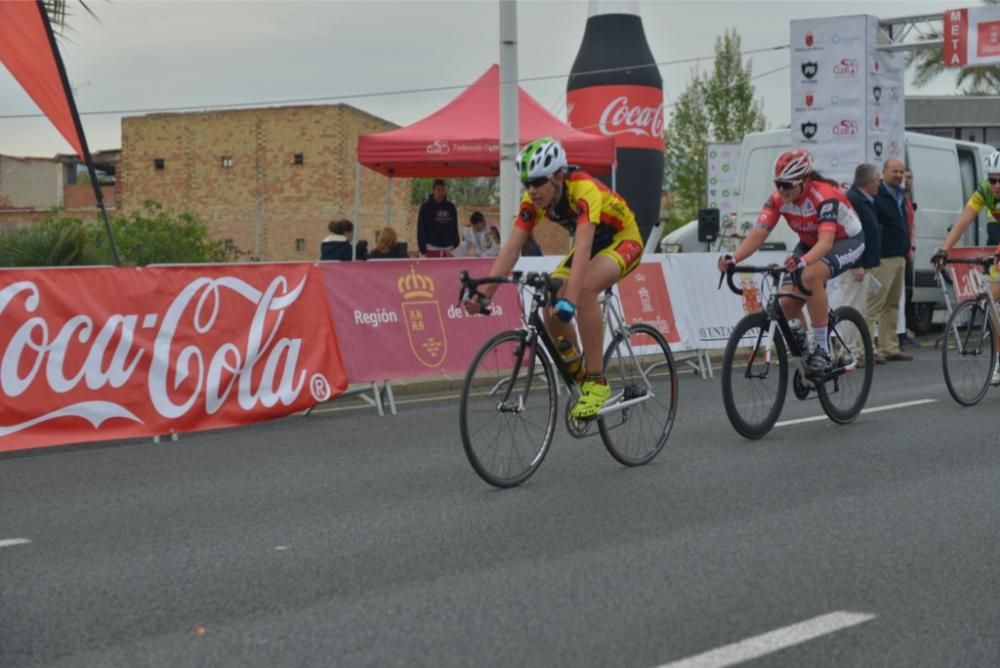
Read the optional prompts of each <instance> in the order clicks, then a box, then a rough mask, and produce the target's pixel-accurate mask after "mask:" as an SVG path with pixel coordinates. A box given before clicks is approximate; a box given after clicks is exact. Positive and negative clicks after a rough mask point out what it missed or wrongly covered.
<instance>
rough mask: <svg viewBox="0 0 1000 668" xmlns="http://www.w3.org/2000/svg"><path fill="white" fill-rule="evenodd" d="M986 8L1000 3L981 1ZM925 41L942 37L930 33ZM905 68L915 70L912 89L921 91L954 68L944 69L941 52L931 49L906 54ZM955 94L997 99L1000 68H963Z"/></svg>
mask: <svg viewBox="0 0 1000 668" xmlns="http://www.w3.org/2000/svg"><path fill="white" fill-rule="evenodd" d="M984 2H985V3H986V4H988V5H996V4H1000V0H984ZM924 39H925V40H938V39H941V33H940V32H937V31H931V32H929V33H927V34H926V35H925V36H924ZM906 66H907V67H912V68H913V70H914V77H913V85H914V86H916V87H917V88H922V87H923V86H926V85H927V84H928V83H930V82H931V81H932V80H933V79H936V78H937V77H938V76H940V75H941V74H944V73H945V72H946V71H951V70H952V69H954V68H950V67H945V66H944V49H943V48H942V47H933V48H925V49H919V50H917V51H909V52H907V54H906ZM956 88H957V92H958V93H959V94H961V95H1000V65H989V66H986V67H965V68H962V70H961V71H960V72H959V73H958V80H957V81H956Z"/></svg>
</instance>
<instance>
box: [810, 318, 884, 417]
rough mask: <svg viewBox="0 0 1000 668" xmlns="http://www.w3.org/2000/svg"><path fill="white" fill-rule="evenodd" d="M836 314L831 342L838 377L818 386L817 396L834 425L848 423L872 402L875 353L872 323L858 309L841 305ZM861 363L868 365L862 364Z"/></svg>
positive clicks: (832, 325) (832, 324) (831, 325)
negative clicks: (869, 398) (871, 329)
mask: <svg viewBox="0 0 1000 668" xmlns="http://www.w3.org/2000/svg"><path fill="white" fill-rule="evenodd" d="M832 315H833V317H832V318H831V319H830V329H829V332H830V334H829V337H828V340H829V342H830V359H831V360H832V361H833V366H834V369H835V371H834V377H833V378H831V379H829V380H827V381H826V382H823V383H816V393H817V394H818V395H819V402H820V403H821V404H822V405H823V410H824V411H826V414H827V416H829V418H830V419H831V420H833V421H834V422H837V423H839V424H847V423H848V422H851V421H853V420H854V419H855V418H856V417H858V415H860V414H861V410H862V409H863V408H864V407H865V402H866V401H868V392H869V390H871V387H872V374H873V373H874V366H875V364H874V362H875V351H874V350H873V349H872V337H871V334H869V332H868V323H866V322H865V319H864V318H863V317H861V314H860V313H858V311H857V309H853V308H851V307H850V306H841V307H840V308H838V309H837V310H835V311H834V312H833V314H832ZM861 362H863V363H864V364H863V365H860V364H859V363H861ZM859 366H863V368H858V367H859Z"/></svg>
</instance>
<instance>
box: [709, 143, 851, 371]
mask: <svg viewBox="0 0 1000 668" xmlns="http://www.w3.org/2000/svg"><path fill="white" fill-rule="evenodd" d="M773 177H774V186H775V188H776V190H775V191H774V192H773V193H771V196H770V197H768V198H767V200H766V201H765V202H764V208H763V209H762V210H761V212H760V215H759V216H758V217H757V225H756V227H754V229H753V230H752V231H751V232H750V234H749V235H748V236H747V238H746V239H744V240H743V243H741V244H740V246H739V248H737V249H736V250H735V251H733V254H732V255H723V256H722V257H720V258H719V271H726V267H728V266H729V265H730V264H735V263H739V262H742V261H743V260H745V259H746V258H748V257H750V256H751V255H753V253H755V252H756V251H757V249H758V248H760V247H761V245H762V244H763V243H764V241H765V240H766V239H767V237H768V235H769V234H770V233H771V230H773V229H774V227H775V226H776V225H777V224H778V219H779V218H780V217H783V218H784V219H785V221H786V222H787V223H788V225H789V227H791V228H792V229H793V230H794V231H795V232H796V233H798V235H799V243H798V245H797V246H796V247H795V249H794V250H793V251H792V254H791V255H789V256H788V257H787V258H786V259H785V268H786V269H788V271H789V272H793V271H798V270H802V284H803V286H805V288H806V289H807V290H810V291H811V292H812V296H811V297H804V296H803V297H804V298H805V302H806V306H807V307H808V309H809V319H810V320H811V321H812V325H813V333H814V334H815V339H816V349H815V350H813V351H812V353H811V354H810V355H809V358H808V359H807V361H806V368H807V373H809V374H810V375H821V374H822V373H825V372H826V371H827V370H828V369H829V368H830V344H829V341H828V340H827V313H828V312H829V302H828V300H827V296H826V282H827V281H828V280H830V279H831V278H833V277H835V276H838V275H840V274H841V273H843V272H844V271H846V270H848V269H851V268H852V267H854V266H855V264H857V262H858V261H859V260H860V258H861V254H862V253H863V252H864V250H865V234H864V231H863V230H862V227H861V221H860V219H858V216H857V214H855V213H854V209H852V208H851V204H850V202H849V201H848V199H847V195H845V194H844V191H843V190H841V188H840V186H839V185H838V184H837V183H836V182H834V181H831V180H829V179H826V178H824V177H823V176H822V175H821V174H820V173H818V172H817V171H816V170H815V169H814V168H813V159H812V155H811V154H810V153H809V151H807V150H805V149H794V150H791V151H785V152H784V153H782V154H781V155H779V156H778V158H777V160H775V161H774V167H773ZM787 280H788V283H791V278H788V279H787ZM787 289H788V290H790V291H791V292H795V290H794V289H792V288H791V287H790V286H788V287H787ZM781 309H782V311H784V313H785V316H786V317H787V318H789V319H792V318H798V319H800V320H801V319H802V302H800V301H798V300H796V299H782V300H781Z"/></svg>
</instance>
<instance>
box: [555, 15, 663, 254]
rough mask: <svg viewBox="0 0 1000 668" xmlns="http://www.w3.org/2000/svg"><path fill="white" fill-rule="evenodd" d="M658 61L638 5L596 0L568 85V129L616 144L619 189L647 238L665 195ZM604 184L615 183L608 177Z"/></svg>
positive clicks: (603, 178)
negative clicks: (587, 133)
mask: <svg viewBox="0 0 1000 668" xmlns="http://www.w3.org/2000/svg"><path fill="white" fill-rule="evenodd" d="M655 63H656V61H655V60H654V59H653V53H652V52H651V51H650V50H649V44H648V43H647V42H646V32H645V31H644V30H643V28H642V19H641V18H640V17H639V3H638V2H637V1H624V2H623V1H621V0H619V1H616V2H608V1H607V0H604V1H600V0H590V17H589V18H588V19H587V27H586V30H585V31H584V33H583V43H582V44H581V45H580V51H579V52H578V53H577V54H576V60H575V61H574V62H573V69H572V70H571V72H570V75H569V84H568V85H567V87H566V108H567V109H568V116H569V124H570V125H572V126H573V127H575V128H579V129H581V130H586V131H588V132H594V133H600V134H604V135H608V136H611V137H614V138H615V145H616V147H617V151H618V168H617V174H616V179H615V189H616V190H617V191H618V193H619V194H620V195H621V196H622V197H624V198H625V201H626V202H628V204H629V207H631V209H632V211H634V212H635V216H636V219H637V220H638V221H639V229H640V230H641V231H642V237H643V239H647V238H648V237H649V231H650V229H651V228H652V227H653V226H654V225H656V223H657V222H658V221H659V218H660V195H661V193H662V190H663V78H662V77H661V76H660V70H659V68H658V67H657V66H656V64H655ZM570 158H572V156H570ZM601 180H602V181H604V182H605V183H607V184H608V185H609V186H610V185H611V176H610V175H609V176H607V177H601Z"/></svg>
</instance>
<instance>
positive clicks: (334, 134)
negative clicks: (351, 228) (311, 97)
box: [117, 104, 416, 260]
mask: <svg viewBox="0 0 1000 668" xmlns="http://www.w3.org/2000/svg"><path fill="white" fill-rule="evenodd" d="M396 127H398V126H396V125H393V124H392V123H390V122H388V121H386V120H383V119H381V118H378V117H376V116H373V115H371V114H368V113H366V112H364V111H361V110H359V109H356V108H354V107H351V106H349V105H346V104H337V105H317V106H296V107H269V108H259V109H244V110H233V111H210V112H199V113H169V114H151V115H146V116H133V117H126V118H123V119H122V156H121V162H120V164H119V166H118V174H117V177H118V182H117V197H118V203H119V207H120V209H121V211H123V212H124V213H126V214H128V213H130V212H132V211H135V210H137V209H141V208H142V207H143V203H144V202H145V201H147V200H154V201H156V202H159V203H160V204H163V205H164V206H165V207H167V208H171V209H175V210H177V211H189V212H192V213H196V214H198V215H199V216H201V217H202V219H203V220H205V222H206V223H207V224H208V225H209V229H210V233H211V235H212V236H213V237H215V238H220V239H227V240H230V241H231V243H232V245H233V246H235V247H236V248H237V249H239V250H241V251H243V252H245V253H249V254H250V255H253V256H255V257H259V258H261V259H264V260H313V259H318V258H319V245H320V241H321V240H322V238H323V237H324V236H326V234H327V230H326V225H327V223H328V222H329V221H330V220H332V219H336V218H349V219H352V220H354V223H355V237H356V238H358V239H368V240H369V241H370V242H371V241H373V240H374V238H375V232H376V231H377V230H381V229H382V227H384V226H385V225H386V223H387V218H386V212H387V209H388V208H389V207H388V206H387V200H388V198H387V187H386V186H387V179H386V178H385V177H383V176H381V175H380V174H378V173H376V172H373V171H371V170H368V169H364V168H362V169H361V189H360V190H361V197H360V202H359V204H360V207H359V208H360V214H358V215H356V214H355V192H354V191H355V185H354V184H355V169H356V164H357V142H358V135H360V134H365V133H369V132H382V131H385V130H392V129H395V128H396ZM410 187H411V182H410V180H408V179H393V183H392V205H391V212H392V214H391V215H392V219H391V221H392V222H391V224H392V227H393V228H394V229H395V230H396V232H397V233H398V235H399V236H400V238H401V239H402V240H404V241H408V242H409V243H410V247H411V248H415V247H416V224H415V215H416V213H415V208H414V207H413V206H411V205H410Z"/></svg>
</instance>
